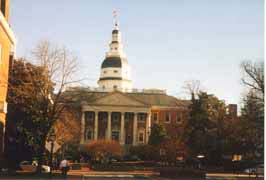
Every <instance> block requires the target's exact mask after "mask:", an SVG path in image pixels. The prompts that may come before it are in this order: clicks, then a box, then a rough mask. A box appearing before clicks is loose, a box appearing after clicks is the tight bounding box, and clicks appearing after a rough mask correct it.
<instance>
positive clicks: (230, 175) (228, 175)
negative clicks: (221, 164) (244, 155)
mask: <svg viewBox="0 0 266 180" xmlns="http://www.w3.org/2000/svg"><path fill="white" fill-rule="evenodd" d="M223 177H226V178H255V177H256V175H254V174H251V175H248V174H233V173H207V174H206V179H213V178H223ZM258 177H259V178H263V177H264V176H263V175H258Z"/></svg>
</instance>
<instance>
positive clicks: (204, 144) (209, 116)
mask: <svg viewBox="0 0 266 180" xmlns="http://www.w3.org/2000/svg"><path fill="white" fill-rule="evenodd" d="M225 114H226V107H225V104H224V102H223V101H220V100H219V99H218V98H217V97H215V96H214V95H210V94H207V93H206V92H199V94H198V97H197V98H195V97H194V96H192V99H191V105H190V113H189V118H188V122H187V124H186V127H185V134H184V141H185V142H186V143H187V145H188V150H189V154H190V156H192V157H196V156H197V155H199V154H204V155H205V156H206V158H208V159H209V160H214V159H215V160H220V159H221V156H222V152H221V151H220V150H221V146H222V145H221V142H222V138H223V127H224V126H223V123H224V120H225ZM214 156H215V158H214Z"/></svg>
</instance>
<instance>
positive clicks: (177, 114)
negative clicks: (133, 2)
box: [80, 23, 189, 145]
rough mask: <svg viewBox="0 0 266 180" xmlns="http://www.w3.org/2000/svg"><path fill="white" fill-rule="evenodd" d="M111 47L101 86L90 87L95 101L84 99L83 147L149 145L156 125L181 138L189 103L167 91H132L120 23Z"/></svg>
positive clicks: (88, 91) (99, 81)
mask: <svg viewBox="0 0 266 180" xmlns="http://www.w3.org/2000/svg"><path fill="white" fill-rule="evenodd" d="M109 47H110V49H109V51H108V52H107V53H106V56H105V59H104V60H103V62H102V65H101V72H100V78H99V80H98V85H99V87H97V88H87V94H88V95H89V96H90V97H92V98H90V100H86V98H85V97H84V98H83V99H82V103H81V139H80V143H81V145H82V144H87V143H88V142H90V141H92V140H99V139H106V140H116V141H118V142H120V144H121V145H138V144H146V143H148V139H149V134H150V130H151V127H152V125H153V124H154V123H160V124H163V125H164V126H165V128H166V130H167V132H169V134H170V135H172V136H175V137H176V136H178V133H179V132H180V133H181V131H182V129H183V128H182V126H183V122H184V120H185V119H187V118H186V116H187V110H188V108H187V106H188V103H189V101H185V100H178V99H176V98H175V97H173V96H169V95H167V94H166V92H165V91H164V90H155V89H144V90H139V89H134V88H132V79H131V69H130V65H129V63H128V61H127V57H126V55H125V53H124V51H123V46H122V42H121V32H120V30H119V27H118V24H117V23H115V26H114V29H113V31H112V40H111V42H110V44H109ZM179 129H180V131H179Z"/></svg>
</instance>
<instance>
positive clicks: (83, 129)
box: [80, 111, 85, 144]
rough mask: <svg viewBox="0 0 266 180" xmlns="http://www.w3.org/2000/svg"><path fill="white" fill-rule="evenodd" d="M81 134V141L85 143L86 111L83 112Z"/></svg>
mask: <svg viewBox="0 0 266 180" xmlns="http://www.w3.org/2000/svg"><path fill="white" fill-rule="evenodd" d="M80 125H81V135H80V143H81V144H84V141H85V140H84V137H85V112H84V111H82V112H81V123H80Z"/></svg>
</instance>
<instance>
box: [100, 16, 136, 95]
mask: <svg viewBox="0 0 266 180" xmlns="http://www.w3.org/2000/svg"><path fill="white" fill-rule="evenodd" d="M98 85H99V86H100V87H101V88H103V89H105V90H108V91H114V90H119V91H123V92H124V91H131V89H132V80H131V70H130V66H129V64H128V62H127V58H126V55H125V53H124V52H123V45H122V42H121V32H120V31H119V27H118V22H117V20H116V17H115V26H114V29H113V30H112V40H111V42H110V44H109V51H108V52H107V53H106V55H105V59H104V61H103V62H102V65H101V74H100V78H99V80H98Z"/></svg>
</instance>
